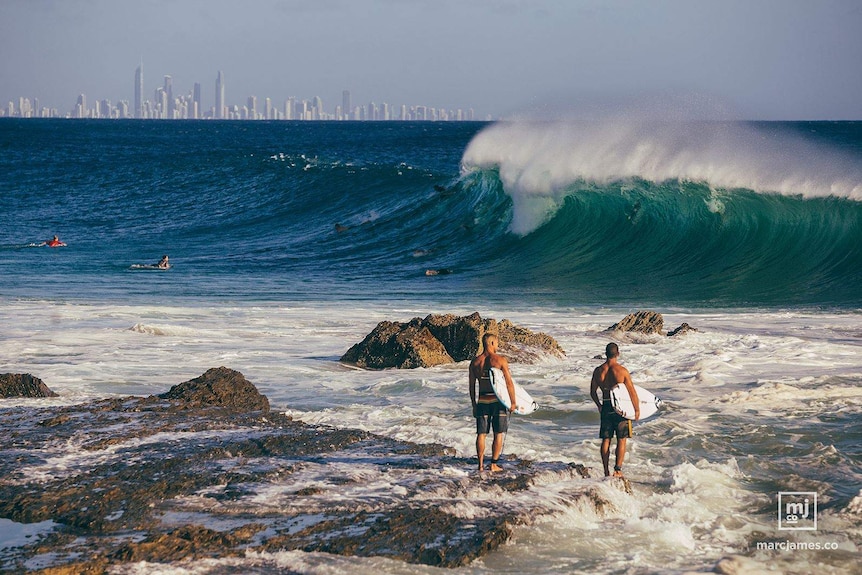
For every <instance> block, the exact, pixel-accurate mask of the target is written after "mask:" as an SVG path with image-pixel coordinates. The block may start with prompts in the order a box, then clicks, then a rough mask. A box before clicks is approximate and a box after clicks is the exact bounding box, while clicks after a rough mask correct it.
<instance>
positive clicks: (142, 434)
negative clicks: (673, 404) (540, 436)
mask: <svg viewBox="0 0 862 575" xmlns="http://www.w3.org/2000/svg"><path fill="white" fill-rule="evenodd" d="M207 374H209V376H208V375H207ZM207 374H204V376H202V377H201V378H198V379H199V380H202V382H210V383H212V382H219V381H238V380H239V378H241V377H242V376H241V374H239V372H234V371H232V370H223V369H220V370H215V374H213V373H210V372H207ZM216 376H218V377H216ZM192 381H195V380H192ZM241 381H245V379H244V378H242V380H241ZM202 382H198V383H202ZM188 383H189V382H186V384H188ZM186 384H181V385H180V386H177V387H175V388H173V389H172V392H173V393H171V392H169V393H168V394H165V395H169V394H170V395H176V396H179V397H180V398H182V397H187V395H186V391H187V390H188V389H189V388H190V387H197V386H187V385H186ZM249 385H251V384H249ZM203 387H204V388H206V389H209V388H207V386H206V385H203ZM252 387H253V386H252ZM255 391H256V390H255ZM212 393H213V395H218V394H217V393H216V392H212ZM177 402H181V399H171V400H168V399H163V398H161V397H158V396H153V397H146V398H134V397H129V398H112V399H110V400H102V401H95V402H92V403H87V404H77V405H73V406H62V407H47V408H45V407H37V408H32V407H12V408H7V409H4V410H3V421H4V426H5V427H6V429H8V430H9V432H8V433H7V435H6V436H5V437H4V441H3V442H0V477H2V478H3V479H2V481H0V517H4V518H9V519H11V520H13V521H16V522H20V523H37V522H41V521H49V520H50V521H53V522H54V523H55V525H56V526H55V527H54V529H53V530H52V531H51V532H50V533H48V534H45V535H41V536H39V537H38V538H34V541H33V542H31V543H28V544H26V545H23V546H21V547H15V548H11V549H6V550H4V556H3V561H4V563H3V568H4V569H7V568H8V569H9V570H11V571H13V572H23V571H25V570H26V566H27V565H31V564H32V562H33V560H34V558H36V557H38V558H39V559H38V560H39V561H40V564H41V565H44V571H43V572H44V573H107V572H114V571H118V572H119V571H122V570H123V569H124V568H128V566H129V565H133V564H136V563H139V562H142V561H146V562H154V563H174V562H180V561H183V562H185V561H188V560H193V559H207V558H222V557H242V556H244V555H245V554H246V553H249V552H250V553H264V552H277V551H282V550H304V551H309V552H311V551H319V552H326V553H335V554H340V555H351V556H363V557H387V558H390V559H394V560H399V561H403V562H406V563H412V564H426V565H436V566H441V567H456V566H463V565H467V564H469V563H471V562H472V561H474V560H475V559H477V558H479V557H482V556H484V555H486V554H488V553H490V552H491V551H493V550H495V549H497V548H498V547H499V546H501V545H503V544H504V543H506V542H507V541H509V540H510V539H511V537H512V535H513V532H514V529H515V528H516V527H517V526H518V525H530V524H532V523H533V522H535V521H537V520H540V518H541V517H543V516H546V515H552V514H557V513H559V512H560V509H561V508H563V507H565V506H572V507H576V508H579V509H581V508H584V507H585V506H586V507H591V508H593V509H595V510H596V513H599V514H601V513H604V512H605V510H610V509H613V504H612V503H611V502H610V501H609V500H608V499H607V498H606V497H605V496H604V495H603V494H602V493H603V489H599V483H598V482H599V481H601V480H600V479H593V477H597V476H596V475H595V472H594V471H593V470H591V469H590V468H587V467H584V466H583V465H578V464H574V463H571V464H567V463H564V462H533V461H529V460H522V459H518V458H516V457H514V456H509V457H507V458H506V461H505V463H504V468H505V469H506V471H505V472H504V473H500V474H479V473H475V472H473V473H464V472H459V471H458V470H465V471H466V470H471V471H472V470H473V469H475V465H476V461H475V458H458V457H456V456H455V454H454V451H453V450H452V449H451V448H448V447H445V446H441V445H433V444H425V445H416V444H412V443H408V442H403V441H396V440H394V439H390V438H386V437H381V436H377V435H374V434H371V433H368V432H364V431H360V430H351V429H334V428H329V427H325V426H314V425H307V424H304V423H300V422H296V421H293V420H292V419H290V418H289V417H287V416H286V415H284V414H279V413H273V412H269V413H265V412H263V411H262V410H259V409H258V410H252V411H245V412H243V411H237V410H232V409H222V408H221V407H220V406H222V405H235V403H234V402H226V403H224V402H223V403H221V404H219V406H217V408H216V409H214V408H213V407H212V406H211V405H210V404H209V403H207V402H204V401H203V400H200V399H194V398H193V399H191V400H190V401H189V402H188V403H184V404H183V409H175V408H174V405H175V404H176V403H177ZM58 462H61V463H58ZM310 478H311V483H310ZM384 482H385V483H386V484H387V485H390V486H391V489H386V490H385V492H383V491H381V492H377V491H376V490H375V489H374V488H373V487H371V486H373V485H375V484H377V483H384ZM548 484H558V485H559V488H558V489H556V490H555V493H558V494H559V495H557V496H554V497H550V498H549V497H547V496H544V497H535V496H532V495H529V494H528V493H527V492H529V491H530V490H531V489H534V488H536V487H535V486H540V485H541V486H547V485H548ZM620 488H622V486H621V487H620ZM543 489H544V488H543ZM489 490H490V491H497V492H499V493H501V494H503V495H504V496H502V497H488V496H487V494H488V492H489ZM262 493H266V497H262V496H261V494H262ZM505 494H512V496H506V495H505ZM464 501H469V502H470V506H471V507H472V508H474V509H475V513H471V514H469V516H464V515H463V514H462V513H461V512H459V509H461V508H462V506H463V504H464ZM218 526H229V527H222V528H220V527H218ZM259 561H266V559H260V560H259ZM122 565H125V566H126V567H119V566H122ZM271 567H272V568H273V571H275V570H277V569H276V567H278V566H275V565H273V566H271ZM279 572H283V570H279Z"/></svg>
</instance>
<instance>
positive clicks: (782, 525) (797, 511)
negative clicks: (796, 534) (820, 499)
mask: <svg viewBox="0 0 862 575" xmlns="http://www.w3.org/2000/svg"><path fill="white" fill-rule="evenodd" d="M778 529H781V530H787V529H794V530H798V531H806V530H807V531H816V530H817V493H813V492H804V491H781V492H779V493H778Z"/></svg>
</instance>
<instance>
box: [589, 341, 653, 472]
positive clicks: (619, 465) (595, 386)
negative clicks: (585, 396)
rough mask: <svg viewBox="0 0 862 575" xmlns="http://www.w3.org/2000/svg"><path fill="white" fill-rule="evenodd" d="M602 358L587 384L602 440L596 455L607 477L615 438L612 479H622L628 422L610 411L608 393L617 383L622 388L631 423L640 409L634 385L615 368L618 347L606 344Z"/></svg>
mask: <svg viewBox="0 0 862 575" xmlns="http://www.w3.org/2000/svg"><path fill="white" fill-rule="evenodd" d="M605 356H606V357H607V359H606V360H605V362H604V363H603V364H601V365H600V366H599V367H597V368H596V369H595V370H594V371H593V379H592V381H591V382H590V397H592V398H593V401H594V402H595V404H596V406H597V407H598V408H599V413H600V414H601V424H600V427H599V437H600V438H601V440H602V445H601V448H600V452H601V455H602V464H603V465H604V467H605V476H606V477H607V476H609V475H610V474H611V470H610V453H611V439H612V438H613V436H614V434H616V436H617V449H616V453H615V455H616V460H615V462H614V477H622V476H623V460H624V459H625V456H626V440H627V439H628V438H629V437H631V436H632V420H631V419H626V418H624V417H623V416H621V415H619V414H618V413H617V412H616V411H614V408H613V405H611V389H612V388H613V387H614V386H615V385H617V384H618V383H622V384H623V385H625V387H626V390H628V392H629V397H630V398H631V400H632V403H634V408H635V420H638V419H640V416H641V409H640V402H639V401H638V394H637V391H635V386H634V383H632V376H631V374H629V370H627V369H626V368H625V367H623V366H622V365H620V364H619V361H618V360H619V357H620V348H619V346H618V345H617V344H615V343H613V342H611V343H609V344H608V345H607V346H606V347H605ZM599 389H601V390H602V400H601V401H599V394H598V390H599Z"/></svg>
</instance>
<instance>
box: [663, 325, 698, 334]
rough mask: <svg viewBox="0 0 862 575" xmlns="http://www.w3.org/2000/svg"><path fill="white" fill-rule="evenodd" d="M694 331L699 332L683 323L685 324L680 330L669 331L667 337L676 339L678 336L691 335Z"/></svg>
mask: <svg viewBox="0 0 862 575" xmlns="http://www.w3.org/2000/svg"><path fill="white" fill-rule="evenodd" d="M692 331H697V330H696V329H695V328H693V327H691V326H690V325H688V324H687V323H684V322H683V324H682V325H680V326H679V327H678V328H676V329H674V330H671V331H669V332H668V334H667V336H668V337H676V336H678V335H685V334H687V333H690V332H692Z"/></svg>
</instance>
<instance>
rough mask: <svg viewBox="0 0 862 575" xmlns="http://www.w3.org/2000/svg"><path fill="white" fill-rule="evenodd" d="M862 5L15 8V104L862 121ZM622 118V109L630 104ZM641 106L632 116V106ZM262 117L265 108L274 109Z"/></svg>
mask: <svg viewBox="0 0 862 575" xmlns="http://www.w3.org/2000/svg"><path fill="white" fill-rule="evenodd" d="M860 31H862V1H860V0H806V1H801V0H652V1H635V0H625V1H624V0H0V105H4V106H5V104H6V102H8V101H14V102H15V103H16V104H17V102H18V98H19V97H22V96H24V97H28V98H31V99H34V98H38V99H39V104H40V106H48V107H52V108H57V109H58V110H59V111H60V112H61V113H65V112H68V111H70V110H71V109H72V108H73V107H74V105H75V103H76V101H77V98H78V95H79V94H86V96H87V99H88V102H93V101H95V100H97V99H98V100H102V99H109V100H111V101H112V102H113V103H116V102H118V101H120V100H128V101H130V102H132V103H133V102H134V94H133V92H134V73H135V68H137V66H138V65H139V64H140V63H141V62H143V65H144V93H145V97H146V98H148V99H153V93H154V91H155V90H156V88H158V87H159V86H161V85H162V84H163V78H164V76H165V75H170V76H171V77H172V82H173V93H174V95H177V94H186V93H189V92H191V90H192V88H193V86H194V83H195V82H199V83H200V84H201V86H202V90H203V102H202V104H203V107H204V109H209V108H210V107H211V106H213V105H214V104H215V79H216V76H217V74H218V72H219V71H223V72H224V75H225V83H226V100H227V103H228V104H230V105H233V104H237V105H240V106H242V105H244V104H245V103H246V101H247V99H248V97H249V96H252V95H254V96H256V97H257V99H258V102H263V99H264V98H267V97H269V98H272V100H273V103H274V104H275V105H278V106H281V105H282V104H283V102H284V101H285V100H286V99H287V98H288V97H290V96H293V97H296V98H299V99H309V100H310V99H311V98H313V97H314V96H320V97H321V98H322V99H323V103H324V106H325V108H326V110H327V111H328V112H332V111H334V108H335V105H336V104H340V103H341V93H342V90H345V89H347V90H350V92H351V95H352V101H353V104H354V105H365V104H367V103H369V102H372V101H373V102H376V103H377V104H380V103H381V102H388V103H390V104H392V105H395V106H400V105H401V104H407V105H427V106H434V107H440V108H448V109H456V108H463V109H468V108H473V109H474V110H475V111H476V114H477V117H480V118H481V117H485V116H486V115H491V116H493V117H495V118H498V117H512V116H517V115H519V114H524V113H534V112H535V113H541V114H547V115H554V114H558V113H565V112H566V111H569V110H578V109H585V110H586V109H590V106H591V105H595V104H596V103H597V102H599V103H605V104H607V103H617V102H626V103H627V104H626V105H631V103H632V102H639V101H653V102H655V101H664V102H671V103H673V104H672V105H674V106H681V107H685V106H687V105H689V104H688V103H690V102H696V103H697V107H698V108H699V109H703V108H708V109H713V110H721V111H722V112H721V113H722V114H725V115H726V114H730V115H732V116H734V117H739V118H742V119H763V120H793V119H800V120H802V119H806V120H808V119H810V120H823V119H833V120H862V32H860ZM614 105H615V104H614ZM620 105H623V104H620ZM258 107H259V108H260V107H261V105H260V104H259V105H258Z"/></svg>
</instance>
